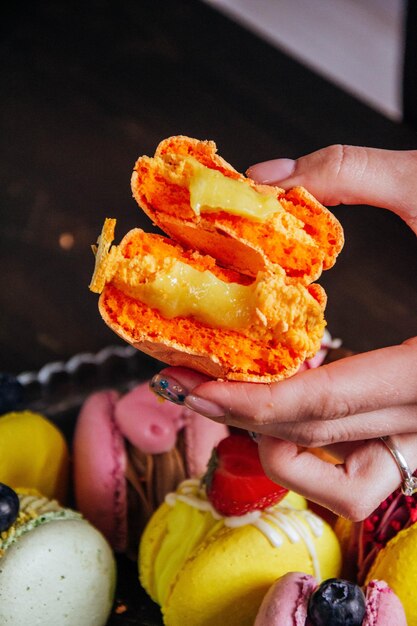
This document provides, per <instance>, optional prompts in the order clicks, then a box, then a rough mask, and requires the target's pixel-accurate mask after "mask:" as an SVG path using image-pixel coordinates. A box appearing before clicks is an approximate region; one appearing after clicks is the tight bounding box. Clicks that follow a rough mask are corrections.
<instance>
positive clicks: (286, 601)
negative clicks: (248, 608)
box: [254, 572, 407, 626]
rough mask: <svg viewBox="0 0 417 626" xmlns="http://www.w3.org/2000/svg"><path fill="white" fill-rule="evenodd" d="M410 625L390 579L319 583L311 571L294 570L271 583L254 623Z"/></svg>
mask: <svg viewBox="0 0 417 626" xmlns="http://www.w3.org/2000/svg"><path fill="white" fill-rule="evenodd" d="M327 624H332V626H340V625H342V624H343V626H407V620H406V617H405V613H404V609H403V606H402V604H401V601H400V599H399V598H398V596H397V595H396V594H395V593H394V592H393V591H392V589H390V587H388V585H387V583H386V582H384V581H380V580H372V581H371V582H370V583H369V584H368V585H367V587H366V588H365V589H364V590H363V591H362V590H361V589H360V587H358V586H357V585H354V584H352V583H349V582H348V581H343V580H340V579H330V580H329V581H324V582H323V583H322V584H319V583H318V582H317V580H316V579H315V578H314V577H313V576H310V575H309V574H303V573H301V572H290V573H288V574H285V575H284V576H282V577H281V578H279V579H278V580H277V581H276V582H275V583H274V584H273V585H272V587H270V589H269V591H268V592H267V594H266V595H265V597H264V599H263V602H262V604H261V606H260V609H259V611H258V614H257V617H256V620H255V624H254V626H325V625H327Z"/></svg>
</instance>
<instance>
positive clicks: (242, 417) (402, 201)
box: [163, 146, 417, 520]
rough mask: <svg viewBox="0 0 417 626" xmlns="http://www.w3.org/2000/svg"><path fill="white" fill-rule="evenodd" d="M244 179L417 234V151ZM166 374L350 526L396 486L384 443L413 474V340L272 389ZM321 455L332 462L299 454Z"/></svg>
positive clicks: (300, 164) (191, 403) (416, 444)
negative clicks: (386, 214) (393, 220)
mask: <svg viewBox="0 0 417 626" xmlns="http://www.w3.org/2000/svg"><path fill="white" fill-rule="evenodd" d="M248 174H249V176H251V177H252V178H253V179H254V180H256V181H258V182H262V183H267V184H277V185H279V186H281V187H283V188H285V189H288V188H290V187H294V186H297V185H302V186H304V187H306V188H307V189H308V190H309V191H310V192H311V193H312V194H313V195H315V196H316V197H317V199H318V200H320V201H321V202H322V203H323V204H325V205H336V204H340V203H343V204H369V205H374V206H377V207H381V208H386V209H389V210H391V211H393V212H395V213H397V214H398V215H399V216H400V217H401V218H402V219H404V220H405V222H406V223H407V224H408V225H409V226H410V228H412V229H413V230H414V232H416V233H417V151H407V152H394V151H386V150H376V149H370V148H359V147H352V146H331V147H328V148H324V149H323V150H319V151H318V152H315V153H313V154H310V155H308V156H305V157H302V158H300V159H298V160H297V161H290V160H289V159H278V160H275V161H268V162H266V163H261V164H258V165H255V166H253V167H251V168H250V169H249V171H248ZM163 375H164V376H165V377H168V378H169V379H171V380H173V381H174V383H179V384H180V385H181V387H182V388H183V390H184V393H185V395H186V399H185V404H186V405H187V406H188V407H189V408H192V409H194V410H196V411H197V412H199V413H201V414H203V415H205V416H207V417H209V418H211V419H214V420H216V421H221V422H224V423H226V424H229V425H231V426H236V427H238V428H243V429H247V430H249V431H254V432H256V433H258V438H257V439H258V442H259V452H260V457H261V461H262V464H263V467H264V469H265V471H266V473H267V474H268V475H269V476H270V478H272V480H275V481H276V482H278V483H280V484H282V485H284V486H285V487H287V488H289V489H293V490H294V491H296V492H298V493H301V494H303V495H304V496H306V497H307V498H309V499H310V500H312V501H314V502H317V503H318V504H321V505H323V506H325V507H327V508H329V509H331V510H332V511H334V512H335V513H337V514H340V515H343V516H345V517H348V518H351V519H353V520H360V519H363V518H364V517H366V516H367V515H369V514H370V513H371V512H372V511H373V510H374V509H375V508H376V507H377V506H378V505H379V503H380V502H381V501H382V500H383V499H384V498H385V497H387V496H388V495H389V494H390V493H391V492H392V491H394V489H396V488H397V487H398V485H399V484H400V479H401V476H400V473H399V469H398V466H397V465H396V463H395V461H394V460H393V458H392V456H391V453H390V452H389V450H388V449H387V448H386V447H385V445H384V444H383V442H382V441H381V440H380V439H379V438H380V437H381V436H385V435H392V436H395V437H394V439H395V443H396V445H397V446H398V448H399V449H400V450H401V452H402V454H403V455H404V457H405V458H406V460H407V461H408V464H409V466H410V468H411V470H412V471H414V470H415V469H416V467H417V338H415V339H410V340H408V341H406V342H404V343H403V344H402V345H400V346H395V347H392V348H384V349H381V350H375V351H373V352H369V353H365V354H359V355H355V356H352V357H348V358H346V359H343V360H340V361H336V362H333V363H330V364H328V365H324V366H321V367H320V368H318V369H313V370H307V371H305V372H301V373H298V374H297V375H295V376H293V377H291V378H289V379H287V380H283V381H281V382H278V383H273V384H271V385H265V384H253V383H233V382H218V381H212V380H209V379H208V378H207V377H205V376H202V375H200V374H197V373H196V372H192V371H190V370H186V369H184V368H167V369H165V370H164V371H163ZM318 447H324V448H326V449H328V450H329V451H331V453H332V455H333V456H334V457H335V458H336V459H337V460H338V463H330V462H327V461H325V460H323V459H322V458H320V457H319V456H317V455H316V454H314V453H313V452H312V451H311V450H308V449H306V448H318Z"/></svg>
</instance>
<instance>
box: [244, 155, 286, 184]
mask: <svg viewBox="0 0 417 626" xmlns="http://www.w3.org/2000/svg"><path fill="white" fill-rule="evenodd" d="M294 170H295V161H294V160H293V159H273V160H272V161H264V162H263V163H257V164H256V165H251V167H250V168H249V169H248V170H247V172H246V174H247V175H248V176H249V178H252V179H253V180H254V181H256V182H257V183H264V184H265V185H270V184H271V183H278V182H279V181H280V180H284V179H285V178H288V177H289V176H291V174H293V173H294Z"/></svg>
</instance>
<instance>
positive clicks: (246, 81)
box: [0, 0, 417, 625]
mask: <svg viewBox="0 0 417 626" xmlns="http://www.w3.org/2000/svg"><path fill="white" fill-rule="evenodd" d="M0 32H1V41H0V73H1V74H0V75H1V86H2V98H1V100H0V154H1V168H0V215H1V226H0V269H1V271H0V371H8V372H11V373H20V372H22V371H25V370H38V369H39V368H41V367H42V366H43V365H44V364H45V363H48V362H51V361H57V360H59V361H61V360H64V361H66V360H67V359H69V358H70V357H72V356H73V355H74V354H77V353H84V352H93V353H95V352H97V351H98V350H100V349H101V348H103V347H105V346H108V345H109V344H120V345H121V342H120V341H119V340H118V339H117V338H116V336H115V335H113V333H111V331H110V330H109V329H108V328H107V327H106V326H105V325H104V323H103V322H102V321H101V318H100V317H99V314H98V310H97V296H96V295H94V294H92V293H90V292H89V290H88V283H89V281H90V278H91V274H92V271H93V265H94V260H93V255H92V253H91V250H90V245H91V244H93V243H94V242H95V240H96V238H97V236H98V234H99V233H100V230H101V226H102V223H103V220H104V218H105V217H107V216H109V217H116V218H117V220H118V231H117V235H118V239H119V238H120V237H121V236H122V235H123V234H124V233H125V232H126V231H127V230H128V229H130V228H132V227H134V226H141V227H144V228H146V229H151V228H152V225H151V224H150V222H149V220H148V219H147V218H146V217H145V216H144V215H143V214H142V213H141V211H140V210H139V208H138V206H137V205H136V203H135V201H134V200H133V199H132V196H131V192H130V175H131V171H132V169H133V165H134V163H135V160H136V159H137V157H138V156H140V155H142V154H153V152H154V150H155V147H156V145H157V144H158V142H159V141H160V140H161V139H163V138H165V137H167V136H169V135H171V134H187V135H190V136H193V137H197V138H201V139H214V140H215V141H216V143H217V144H218V147H219V151H220V153H221V155H222V156H224V157H225V158H226V159H227V160H228V161H229V162H230V163H231V164H232V165H234V166H235V167H236V168H237V169H239V170H241V171H244V170H245V169H246V168H247V167H248V166H249V165H251V164H253V163H255V162H257V161H263V160H266V159H269V158H275V157H279V156H284V157H293V158H294V157H298V156H301V155H302V154H305V153H308V152H310V151H313V150H315V149H318V148H321V147H323V146H325V145H328V144H332V143H349V144H358V145H369V146H375V147H381V148H390V149H398V150H402V149H415V148H417V133H416V130H415V129H414V128H413V123H414V118H413V112H415V110H416V109H415V107H414V106H413V102H415V101H416V99H415V94H416V91H415V71H414V72H413V68H415V67H416V65H415V63H414V64H413V63H412V62H411V61H410V59H408V63H407V65H406V67H407V74H408V75H409V76H411V78H409V82H408V85H409V89H408V90H407V98H408V99H407V107H406V111H407V117H406V119H407V122H406V123H404V124H398V123H394V122H391V121H389V120H387V119H386V118H384V117H383V116H382V115H380V114H378V113H376V112H375V111H373V110H372V109H370V108H368V107H367V106H365V105H363V104H361V103H360V102H358V101H357V100H355V99H354V98H353V97H351V96H348V95H347V94H346V93H344V92H343V91H341V90H340V89H338V88H336V87H334V86H332V85H331V84H329V83H328V82H326V81H325V80H323V79H321V78H319V77H318V76H317V75H316V74H314V73H312V72H311V71H309V70H307V69H305V68H304V67H303V66H302V65H300V64H299V63H297V62H295V61H294V60H292V59H290V58H289V57H288V56H286V55H285V54H283V53H282V52H280V51H279V50H277V49H275V48H273V47H271V46H270V45H268V44H266V43H264V42H262V41H260V40H259V39H257V38H256V36H254V35H252V34H250V33H249V32H247V31H245V30H244V29H242V28H241V27H239V26H237V25H235V24H234V23H232V22H231V21H229V20H228V19H227V18H225V17H223V16H222V15H220V14H218V13H216V12H214V11H213V10H212V9H210V8H208V7H207V6H206V5H204V4H202V3H200V2H199V1H198V0H194V1H191V0H178V1H172V2H170V1H165V0H150V1H149V2H146V1H144V0H124V1H122V2H112V1H110V0H96V1H89V2H84V3H81V2H80V3H77V2H68V3H64V2H62V1H61V2H59V1H50V2H48V1H45V2H33V3H30V4H22V3H18V4H17V3H16V4H14V3H9V5H8V7H7V9H6V13H5V14H4V15H3V18H2V20H1V21H0ZM412 32H415V31H412V29H411V28H410V29H409V40H410V41H411V42H412V43H413V42H415V39H414V38H412V37H411V35H412ZM412 47H413V49H414V50H415V45H414V43H413V46H412ZM413 77H414V78H413ZM413 80H414V83H413ZM413 98H414V100H413ZM335 213H336V215H337V217H338V218H339V219H340V221H341V222H342V224H343V226H344V229H345V235H346V244H345V248H344V250H343V252H342V254H341V256H340V257H339V260H338V262H337V264H336V266H335V267H334V268H333V269H332V270H330V271H329V272H327V273H326V274H325V275H323V276H322V278H321V280H320V282H321V283H322V284H323V286H324V287H325V288H326V291H327V293H328V298H329V301H328V308H327V319H328V323H329V329H330V331H331V333H332V334H333V335H334V336H337V337H341V338H342V339H343V341H344V344H345V346H347V347H348V348H350V349H352V350H354V351H362V350H369V349H373V348H377V347H382V346H386V345H391V344H393V343H396V342H400V341H402V340H404V339H406V338H407V337H410V336H412V335H414V334H416V329H417V322H416V311H417V284H416V269H417V246H416V241H415V235H414V234H413V233H412V232H411V231H410V230H409V229H407V227H406V226H405V225H404V224H403V223H402V222H401V220H400V219H399V218H398V217H396V216H395V215H393V214H390V213H389V212H387V211H383V210H379V209H376V208H370V207H338V208H336V209H335ZM60 241H61V243H60ZM138 359H139V362H138V364H137V365H138V369H139V370H140V368H141V367H142V363H143V367H144V370H145V369H146V368H149V361H146V360H145V357H142V356H141V355H139V354H138ZM141 359H143V361H142V360H141ZM153 367H155V368H156V367H157V364H156V363H154V364H153ZM146 371H148V369H146ZM85 391H86V390H85V388H84V392H83V393H85ZM83 393H81V395H79V396H77V397H76V398H75V399H71V398H70V399H69V400H68V399H67V400H68V403H67V404H65V403H64V405H65V411H64V410H63V409H62V405H61V404H60V401H61V400H62V398H61V397H59V398H58V400H57V399H56V398H54V402H55V401H56V402H58V404H57V406H58V405H59V406H60V407H61V411H63V412H64V413H65V419H67V418H68V419H70V420H72V422H73V421H74V418H75V416H76V412H77V407H78V406H79V402H80V401H81V399H82V398H83V397H84V396H83ZM43 402H45V398H44V399H43ZM41 406H44V405H41ZM59 410H60V409H59V408H57V410H56V411H55V405H54V408H53V409H51V408H50V412H49V414H51V415H52V416H54V415H58V414H59ZM66 423H68V422H66ZM119 565H120V584H119V591H118V605H119V604H122V605H123V604H124V603H126V605H127V607H128V610H127V611H126V612H122V613H121V614H120V615H116V614H114V615H113V617H112V620H111V623H112V624H125V625H127V624H158V623H160V621H159V614H158V611H157V610H156V609H155V607H153V606H152V605H151V604H150V603H149V601H148V600H147V599H146V597H145V595H144V594H141V592H140V590H139V588H138V584H137V569H136V565H135V564H133V563H132V564H130V563H128V562H127V561H125V560H123V559H121V560H120V564H119ZM122 610H123V609H122Z"/></svg>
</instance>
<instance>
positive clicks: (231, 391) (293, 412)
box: [185, 339, 417, 432]
mask: <svg viewBox="0 0 417 626" xmlns="http://www.w3.org/2000/svg"><path fill="white" fill-rule="evenodd" d="M416 369H417V339H413V340H409V341H407V342H405V343H404V344H402V345H400V346H394V347H391V348H382V349H380V350H375V351H373V352H368V353H364V354H358V355H354V356H351V357H347V358H345V359H341V360H339V361H334V362H333V363H329V364H328V365H322V366H321V367H319V368H317V369H311V370H308V371H306V372H302V373H299V374H296V375H295V376H293V377H291V378H288V379H286V380H283V381H280V382H278V383H272V384H271V385H264V384H258V383H257V384H254V383H233V382H217V381H210V382H205V383H203V384H199V385H197V386H196V387H194V388H193V389H192V391H191V392H189V394H188V395H187V397H186V399H185V402H186V404H187V406H188V407H189V408H192V409H194V410H195V411H197V412H199V413H202V414H203V415H205V416H206V417H210V418H212V419H217V420H218V421H224V422H226V423H228V424H230V425H232V426H238V427H242V428H246V429H248V430H259V432H262V426H270V425H273V424H275V423H278V422H302V421H312V420H317V419H320V420H331V419H337V418H340V417H345V416H348V415H356V414H358V413H365V412H371V411H375V410H378V409H383V408H387V407H391V406H399V405H406V404H411V403H414V402H415V401H416V398H417V388H416V387H417V386H416V383H415V371H416Z"/></svg>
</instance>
